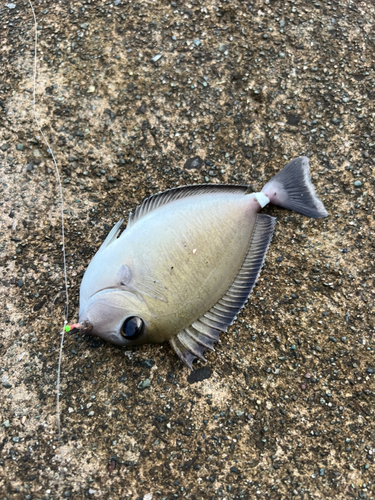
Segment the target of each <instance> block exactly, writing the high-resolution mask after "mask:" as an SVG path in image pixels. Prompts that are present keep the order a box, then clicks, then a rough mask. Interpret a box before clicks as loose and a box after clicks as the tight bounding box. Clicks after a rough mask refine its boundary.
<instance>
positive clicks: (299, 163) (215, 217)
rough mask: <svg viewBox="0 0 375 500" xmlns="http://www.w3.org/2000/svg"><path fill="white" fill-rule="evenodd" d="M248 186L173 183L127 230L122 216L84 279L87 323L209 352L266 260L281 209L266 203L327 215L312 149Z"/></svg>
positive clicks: (118, 337) (127, 337) (190, 351)
mask: <svg viewBox="0 0 375 500" xmlns="http://www.w3.org/2000/svg"><path fill="white" fill-rule="evenodd" d="M293 162H294V163H293ZM281 174H283V175H281ZM247 191H248V190H247V187H246V186H230V185H219V186H215V185H202V186H187V187H182V188H177V189H172V190H169V191H166V192H165V193H160V194H157V195H155V196H152V197H150V198H148V199H146V200H145V201H144V202H143V204H142V205H141V206H140V207H138V208H137V210H136V211H135V213H134V214H131V215H130V217H129V221H128V226H127V228H126V230H125V231H124V232H123V233H122V234H121V235H120V236H119V237H118V235H119V232H120V226H121V224H122V221H120V222H119V223H118V224H116V226H115V227H114V228H113V229H112V231H111V232H110V234H109V235H108V237H107V238H106V240H105V241H104V243H103V245H102V246H101V248H100V249H99V251H98V252H97V254H96V255H95V256H94V258H93V259H92V261H91V263H90V264H89V266H88V268H87V271H86V273H85V275H84V277H83V280H82V284H81V290H80V313H79V314H80V322H81V323H82V324H85V325H86V330H87V329H88V330H89V331H90V333H91V334H93V335H97V336H99V337H102V338H103V339H105V340H108V341H110V342H112V343H114V344H117V345H129V346H130V345H139V344H144V343H160V342H164V341H169V342H170V344H171V345H172V347H173V348H174V350H175V351H176V353H177V354H178V356H179V357H180V359H181V360H182V361H183V362H184V363H185V364H186V365H187V366H189V367H190V368H191V366H192V362H193V361H194V359H195V358H197V357H199V358H201V359H204V358H203V353H204V352H205V350H206V349H213V345H214V342H215V341H216V340H218V338H219V334H220V332H221V331H225V330H226V329H227V327H228V326H229V325H230V324H231V323H232V322H233V321H234V320H235V318H236V314H237V313H238V311H239V310H240V309H241V308H242V307H243V306H244V304H245V302H246V301H247V299H248V297H249V295H250V293H251V290H252V288H253V286H254V285H255V282H256V279H257V277H258V275H259V272H260V270H261V267H262V265H263V262H264V259H265V256H266V253H267V249H268V247H269V244H270V242H271V238H272V233H273V229H274V226H275V222H276V219H274V218H273V217H270V216H268V215H264V214H259V213H258V212H259V211H260V210H261V208H262V207H263V206H264V205H265V204H267V203H268V202H269V201H272V202H273V203H275V204H281V205H284V206H288V207H289V208H292V209H293V208H295V205H296V204H297V205H298V209H299V211H300V212H302V213H307V214H308V215H310V216H314V217H323V216H326V215H327V213H326V211H325V209H324V207H323V205H322V203H321V202H320V200H319V199H318V198H317V196H316V194H315V192H314V189H313V187H312V185H311V182H310V179H309V175H308V160H307V158H304V157H302V158H297V159H296V160H293V161H292V162H291V163H290V164H288V165H287V166H286V167H285V168H284V169H283V171H281V172H280V173H279V174H277V175H276V176H275V177H274V179H273V180H271V181H270V182H269V183H267V184H266V185H265V187H264V188H263V190H262V192H261V193H247ZM293 197H294V198H295V200H294V201H293ZM303 198H304V199H303ZM301 199H302V201H301ZM301 207H302V208H301ZM87 325H88V328H87Z"/></svg>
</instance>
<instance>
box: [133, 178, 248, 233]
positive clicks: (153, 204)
mask: <svg viewBox="0 0 375 500" xmlns="http://www.w3.org/2000/svg"><path fill="white" fill-rule="evenodd" d="M247 190H248V186H240V185H230V184H217V185H216V184H206V185H205V184H204V185H197V186H181V187H177V188H173V189H167V191H164V192H163V193H157V194H154V195H152V196H150V197H148V198H145V199H144V200H143V202H142V204H141V205H139V207H137V208H136V210H135V211H134V213H131V214H130V215H129V220H128V225H127V228H130V227H131V226H133V225H134V224H135V223H136V222H137V221H138V220H139V219H141V218H142V217H144V216H145V215H147V214H148V213H150V212H152V211H153V210H156V209H157V208H160V207H161V206H163V205H166V204H167V203H171V202H172V201H175V200H179V199H181V198H188V197H189V196H196V195H202V194H209V193H210V194H212V193H233V194H243V195H244V194H245V193H246V191H247Z"/></svg>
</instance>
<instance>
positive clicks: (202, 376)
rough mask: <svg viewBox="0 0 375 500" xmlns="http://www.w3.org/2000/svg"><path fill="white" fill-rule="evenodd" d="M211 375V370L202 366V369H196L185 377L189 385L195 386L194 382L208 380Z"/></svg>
mask: <svg viewBox="0 0 375 500" xmlns="http://www.w3.org/2000/svg"><path fill="white" fill-rule="evenodd" d="M211 375H212V370H211V368H209V367H208V366H202V368H198V369H197V370H194V371H192V372H190V373H189V375H188V377H187V381H188V382H189V384H195V383H196V382H201V381H202V380H206V379H208V378H210V377H211Z"/></svg>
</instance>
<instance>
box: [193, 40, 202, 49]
mask: <svg viewBox="0 0 375 500" xmlns="http://www.w3.org/2000/svg"><path fill="white" fill-rule="evenodd" d="M201 43H202V42H201V41H200V40H198V38H195V40H194V45H196V46H197V47H199V45H200V44H201Z"/></svg>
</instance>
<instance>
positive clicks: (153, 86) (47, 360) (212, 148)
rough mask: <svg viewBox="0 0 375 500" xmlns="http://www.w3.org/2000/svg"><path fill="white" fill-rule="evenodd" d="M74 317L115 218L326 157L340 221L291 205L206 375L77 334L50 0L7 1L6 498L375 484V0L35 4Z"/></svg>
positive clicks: (258, 180)
mask: <svg viewBox="0 0 375 500" xmlns="http://www.w3.org/2000/svg"><path fill="white" fill-rule="evenodd" d="M35 11H36V15H37V19H38V36H39V44H38V50H39V52H38V80H37V89H36V96H37V113H38V116H39V119H40V121H41V123H42V128H43V132H44V133H45V134H46V136H47V138H48V140H49V141H50V144H51V147H52V149H53V151H54V153H55V155H56V159H57V162H58V166H59V169H60V172H61V177H62V183H63V193H64V214H65V229H66V240H67V241H66V245H67V247H66V248H67V274H68V280H69V286H70V288H69V294H70V309H69V321H72V322H73V321H76V320H77V319H78V318H77V315H78V294H79V286H80V281H81V278H82V275H83V273H84V271H85V269H86V267H87V265H88V263H89V262H90V260H91V258H92V257H93V255H94V254H95V252H96V250H97V249H98V247H99V245H100V243H101V242H102V241H103V240H104V238H105V236H106V234H107V233H108V231H109V229H110V228H111V227H112V225H113V224H114V223H115V222H117V221H118V220H119V219H120V218H121V217H123V216H125V217H127V214H128V213H129V211H130V210H133V209H134V208H135V207H136V206H137V205H138V204H139V203H140V202H141V201H142V199H143V197H144V196H147V195H150V194H154V193H156V192H159V191H162V190H164V189H166V188H171V187H174V186H179V185H184V184H192V183H193V184H194V183H207V182H211V183H234V184H241V183H247V184H249V185H250V186H251V187H252V189H254V190H255V189H256V190H259V189H260V188H261V187H262V185H263V184H264V182H265V181H266V180H268V179H269V178H270V177H271V176H272V175H273V174H275V173H276V172H277V171H278V170H280V169H281V167H282V166H283V165H284V164H285V163H287V161H288V160H290V159H292V158H294V157H296V156H299V155H307V156H309V158H310V164H311V173H312V179H313V182H314V184H315V186H316V188H317V192H318V194H319V196H320V197H321V199H322V200H323V202H324V204H325V206H326V207H327V209H328V211H329V214H330V215H329V217H328V218H327V219H323V220H322V219H321V220H312V219H309V218H307V217H305V216H302V215H299V214H296V213H291V212H287V211H285V210H282V209H279V208H275V207H270V208H267V209H266V210H265V212H266V213H269V214H272V215H274V216H276V217H277V218H278V223H277V228H276V232H275V236H274V239H273V243H272V245H271V248H270V250H269V253H268V256H267V259H266V263H265V266H264V269H263V271H262V274H261V277H260V279H259V282H258V285H257V287H256V288H255V291H254V293H253V295H252V296H251V298H250V300H249V302H248V304H247V306H246V308H245V309H244V310H243V311H242V312H241V314H240V315H239V318H238V320H237V322H236V323H235V324H234V325H233V327H231V328H230V329H229V331H228V332H227V333H225V334H222V335H221V343H219V344H217V346H216V351H215V352H210V353H209V354H207V355H206V358H207V363H206V364H205V365H204V364H202V363H195V371H194V372H192V373H190V372H189V370H188V369H187V368H186V367H184V366H183V365H182V364H181V362H180V361H179V360H178V358H177V357H176V355H175V354H174V353H173V351H172V350H171V348H170V347H169V345H165V344H164V345H153V346H150V345H146V346H142V347H139V348H136V349H133V350H126V349H122V348H117V347H114V346H112V345H110V344H107V343H105V342H103V341H101V340H99V339H97V340H96V339H92V338H86V337H84V336H83V335H81V334H77V333H73V334H67V336H66V339H65V344H64V350H63V360H62V369H61V378H62V385H61V425H62V437H61V441H59V440H58V436H57V427H56V403H55V395H56V370H57V361H58V349H59V342H60V334H59V332H60V330H61V328H62V324H63V318H64V293H63V289H64V281H63V268H62V253H61V224H60V220H59V209H60V205H59V195H58V190H57V181H56V176H55V173H54V168H53V163H52V161H51V157H50V154H49V152H48V151H47V147H46V145H45V144H44V142H43V140H42V139H41V137H40V134H39V133H38V131H37V129H36V127H35V124H34V122H33V115H32V105H31V103H32V81H33V78H32V75H33V40H34V30H33V17H32V13H31V10H30V7H29V4H28V2H27V1H26V0H22V1H18V0H14V3H13V1H12V2H8V3H3V4H2V6H1V7H0V20H1V36H0V47H1V48H0V50H1V52H0V54H1V61H2V62H1V65H0V168H1V185H2V194H1V199H0V203H1V222H0V235H1V240H0V245H1V246H0V248H1V263H0V265H1V283H2V285H1V290H0V291H1V304H2V307H1V320H2V321H1V340H0V348H1V351H0V352H1V362H0V371H1V384H2V386H1V391H0V405H1V406H0V417H1V420H0V465H1V467H0V492H1V495H0V497H1V499H4V500H5V499H7V500H10V499H27V500H29V499H33V500H34V499H46V500H47V499H57V498H74V499H81V498H82V499H83V498H94V499H95V498H101V499H114V498H121V499H126V498H129V499H130V498H131V499H134V500H135V499H144V500H150V499H153V500H158V499H160V500H161V499H165V500H167V499H168V500H170V499H175V498H180V499H182V498H187V499H196V500H198V499H217V498H221V499H225V498H226V499H253V498H271V499H280V500H281V499H289V498H297V499H298V498H303V499H310V498H311V499H320V498H333V499H374V498H375V489H374V467H375V465H374V456H375V432H374V429H375V424H374V395H375V386H374V370H375V360H374V297H375V290H374V254H375V252H374V242H375V235H374V225H375V224H374V212H373V210H374V196H375V194H374V185H375V182H374V165H375V132H374V124H375V106H374V102H375V101H374V99H375V64H374V61H375V35H374V28H373V27H374V22H375V7H374V3H373V2H372V1H369V0H366V1H361V0H358V1H355V2H351V1H349V0H345V1H338V0H330V1H328V2H323V1H311V2H309V1H302V0H293V1H284V0H283V1H280V0H264V1H260V0H254V1H239V0H234V1H225V0H221V1H219V0H216V1H211V0H208V1H206V2H205V1H203V0H201V1H198V0H194V1H190V2H189V1H188V2H182V1H179V0H178V1H168V2H166V1H162V0H156V1H147V0H145V1H139V2H131V1H129V0H121V1H120V0H115V1H101V0H98V1H95V2H94V1H92V0H91V1H90V0H86V1H79V0H76V1H72V0H61V1H59V2H57V1H52V0H45V1H40V2H39V1H36V2H35Z"/></svg>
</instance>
